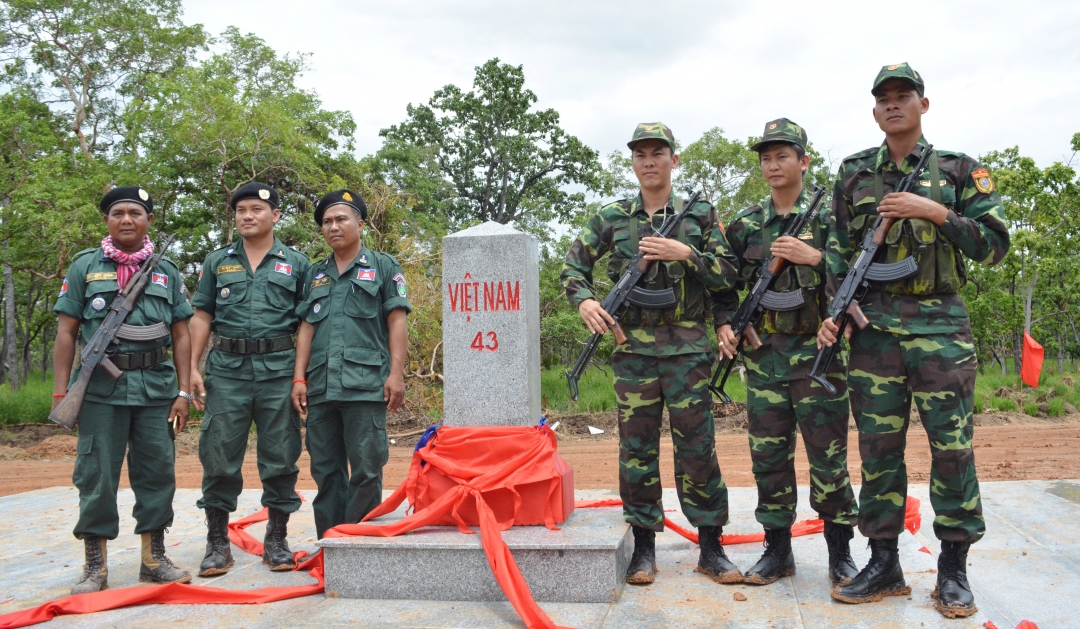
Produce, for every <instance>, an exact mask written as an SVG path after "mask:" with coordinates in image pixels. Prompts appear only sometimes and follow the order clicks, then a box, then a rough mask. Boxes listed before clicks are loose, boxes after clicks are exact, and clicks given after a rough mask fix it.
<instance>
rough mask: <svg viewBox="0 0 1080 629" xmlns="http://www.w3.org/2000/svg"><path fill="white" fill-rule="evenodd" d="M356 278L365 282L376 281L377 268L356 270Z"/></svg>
mask: <svg viewBox="0 0 1080 629" xmlns="http://www.w3.org/2000/svg"><path fill="white" fill-rule="evenodd" d="M356 279H358V280H361V281H364V282H374V281H375V269H360V270H359V271H357V272H356Z"/></svg>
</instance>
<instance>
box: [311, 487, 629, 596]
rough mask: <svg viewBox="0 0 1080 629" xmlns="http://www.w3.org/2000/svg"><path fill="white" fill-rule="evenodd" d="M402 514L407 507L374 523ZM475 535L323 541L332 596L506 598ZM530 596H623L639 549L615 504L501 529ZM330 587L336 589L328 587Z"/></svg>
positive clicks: (429, 532)
mask: <svg viewBox="0 0 1080 629" xmlns="http://www.w3.org/2000/svg"><path fill="white" fill-rule="evenodd" d="M403 516H404V506H402V508H400V509H399V510H398V511H396V512H395V513H393V514H390V515H388V516H384V517H382V518H379V520H378V521H377V522H376V523H383V524H385V523H391V522H394V521H396V520H398V519H400V518H401V517H403ZM473 531H475V532H476V534H474V535H468V534H464V533H461V532H460V531H458V529H457V528H455V527H444V526H437V527H427V528H423V529H418V530H416V531H413V532H412V533H409V534H407V535H401V536H398V537H347V538H333V539H324V540H321V541H319V542H318V544H317V545H318V546H319V547H321V548H322V549H323V553H324V555H325V566H326V591H327V594H328V595H331V596H340V597H343V598H361V599H418V600H437V601H505V600H506V597H505V596H504V595H503V592H502V589H500V588H499V585H498V583H496V582H495V577H494V576H492V574H491V568H490V567H489V566H488V561H487V556H486V555H485V554H484V550H483V548H481V546H480V535H479V530H478V529H476V528H474V529H473ZM502 535H503V539H504V540H505V541H506V543H507V545H508V546H509V547H510V551H511V553H513V555H514V560H515V561H517V564H518V567H519V568H520V569H521V573H522V575H523V576H524V577H525V581H526V582H527V583H528V584H529V588H530V589H531V590H532V594H533V597H534V598H535V599H536V600H537V601H540V602H560V603H612V602H615V601H616V600H618V598H619V594H620V592H621V591H622V587H623V585H624V580H623V577H624V575H625V574H626V568H627V566H628V565H629V563H630V555H631V554H632V553H633V550H634V541H633V536H632V535H631V533H630V527H629V525H627V524H626V522H625V521H623V518H622V510H621V509H620V508H618V507H615V508H611V507H607V508H600V509H578V510H576V511H574V512H573V513H572V514H571V515H570V517H569V518H568V519H567V521H566V522H565V523H564V524H563V525H561V527H560V530H557V531H552V530H549V529H547V528H545V527H543V526H520V527H514V528H512V529H510V530H508V531H503V533H502ZM331 593H333V594H331Z"/></svg>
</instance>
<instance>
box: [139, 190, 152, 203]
mask: <svg viewBox="0 0 1080 629" xmlns="http://www.w3.org/2000/svg"><path fill="white" fill-rule="evenodd" d="M139 198H140V199H142V200H143V201H149V200H150V195H149V194H147V193H146V190H143V189H142V188H139Z"/></svg>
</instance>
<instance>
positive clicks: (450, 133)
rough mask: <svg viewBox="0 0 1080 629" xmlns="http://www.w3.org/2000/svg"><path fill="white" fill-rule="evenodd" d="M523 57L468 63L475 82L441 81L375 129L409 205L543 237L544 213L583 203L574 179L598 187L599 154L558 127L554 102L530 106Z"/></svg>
mask: <svg viewBox="0 0 1080 629" xmlns="http://www.w3.org/2000/svg"><path fill="white" fill-rule="evenodd" d="M536 100H537V98H536V95H535V94H534V93H533V92H532V91H531V90H529V89H526V88H525V73H524V71H523V70H522V67H521V66H512V65H509V64H504V63H500V62H499V60H498V59H497V58H496V59H492V60H490V61H488V62H487V63H485V64H484V65H482V66H479V67H477V68H476V78H475V80H474V81H473V90H472V91H469V92H463V91H462V90H461V89H460V88H459V87H457V86H455V85H447V86H446V87H443V88H442V89H440V90H438V91H436V92H435V94H434V95H433V96H432V97H431V99H430V100H429V101H428V104H426V105H411V104H410V105H409V106H408V108H407V109H406V111H407V113H408V119H407V120H406V121H405V122H402V123H401V124H398V125H394V126H392V127H389V128H387V129H383V130H382V131H380V135H382V136H383V137H384V138H385V144H384V146H383V148H382V149H381V150H380V151H379V155H378V157H379V161H380V164H381V167H382V170H383V173H384V175H385V176H386V177H387V179H388V180H389V181H391V182H392V183H393V184H394V185H396V186H398V187H399V188H400V189H402V190H403V191H404V192H405V193H407V194H409V195H412V196H413V197H415V199H416V209H417V211H423V212H428V213H432V214H434V215H436V216H443V217H445V218H446V222H447V224H448V225H450V226H453V227H458V226H462V225H465V224H468V223H472V222H476V221H496V222H499V223H510V222H513V223H516V224H517V225H518V226H519V227H521V228H523V229H528V230H530V231H532V232H534V233H537V234H538V235H540V236H541V237H543V238H546V231H547V230H546V229H542V228H543V227H544V226H546V225H547V223H549V222H550V221H553V220H561V221H565V220H568V219H570V218H571V217H572V216H573V215H574V214H575V213H576V212H579V211H581V210H582V209H583V208H584V206H585V193H584V192H568V191H567V190H566V187H567V186H571V185H577V186H580V187H583V188H584V189H585V190H586V191H601V190H602V189H603V179H602V177H601V173H602V168H601V166H600V163H599V161H598V160H597V154H596V152H595V151H593V150H592V149H590V148H588V147H587V146H585V145H584V144H583V143H582V142H581V141H580V140H579V139H577V138H576V137H574V136H572V135H569V134H568V133H566V132H565V131H564V130H563V129H562V127H560V126H559V114H558V112H556V111H555V110H554V109H544V110H540V111H536V110H535V109H534V107H533V106H534V105H535V104H536Z"/></svg>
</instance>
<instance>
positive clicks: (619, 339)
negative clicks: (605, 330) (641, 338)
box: [611, 321, 626, 345]
mask: <svg viewBox="0 0 1080 629" xmlns="http://www.w3.org/2000/svg"><path fill="white" fill-rule="evenodd" d="M611 334H612V335H614V336H615V342H616V343H617V344H619V345H622V344H623V343H625V342H626V332H624V331H623V329H622V326H621V325H619V322H618V321H616V322H615V324H614V325H612V326H611Z"/></svg>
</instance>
